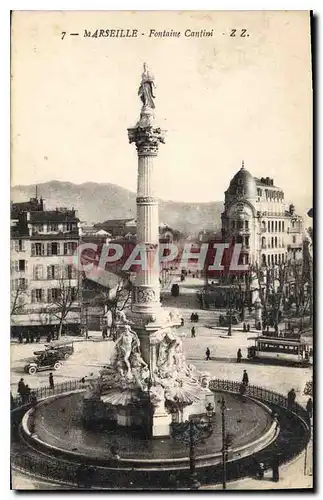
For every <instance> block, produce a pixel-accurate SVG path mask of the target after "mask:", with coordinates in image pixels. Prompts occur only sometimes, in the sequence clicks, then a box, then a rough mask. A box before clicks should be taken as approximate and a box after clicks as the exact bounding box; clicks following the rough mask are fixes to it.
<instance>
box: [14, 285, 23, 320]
mask: <svg viewBox="0 0 323 500" xmlns="http://www.w3.org/2000/svg"><path fill="white" fill-rule="evenodd" d="M25 305H26V287H25V286H23V285H19V286H18V287H17V288H12V289H11V300H10V316H14V315H15V314H21V313H22V312H23V310H24V307H25Z"/></svg>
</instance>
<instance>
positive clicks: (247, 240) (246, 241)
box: [245, 236, 249, 247]
mask: <svg viewBox="0 0 323 500" xmlns="http://www.w3.org/2000/svg"><path fill="white" fill-rule="evenodd" d="M245 243H246V247H249V236H246V237H245Z"/></svg>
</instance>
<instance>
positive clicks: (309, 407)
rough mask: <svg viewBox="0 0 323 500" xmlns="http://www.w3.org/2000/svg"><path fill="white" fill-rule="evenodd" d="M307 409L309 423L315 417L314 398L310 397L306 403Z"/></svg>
mask: <svg viewBox="0 0 323 500" xmlns="http://www.w3.org/2000/svg"><path fill="white" fill-rule="evenodd" d="M306 411H307V417H308V421H309V423H311V419H312V417H313V401H312V398H309V399H308V401H307V403H306Z"/></svg>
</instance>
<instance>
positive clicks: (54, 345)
mask: <svg viewBox="0 0 323 500" xmlns="http://www.w3.org/2000/svg"><path fill="white" fill-rule="evenodd" d="M45 349H46V350H47V351H53V352H56V353H58V354H59V359H68V358H69V357H70V356H71V355H72V354H73V353H74V343H73V342H71V341H70V340H55V341H54V342H50V343H49V344H45Z"/></svg>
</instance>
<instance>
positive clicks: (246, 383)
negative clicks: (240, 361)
mask: <svg viewBox="0 0 323 500" xmlns="http://www.w3.org/2000/svg"><path fill="white" fill-rule="evenodd" d="M242 383H243V384H244V385H245V386H247V385H248V384H249V377H248V373H247V370H243V376H242Z"/></svg>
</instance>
